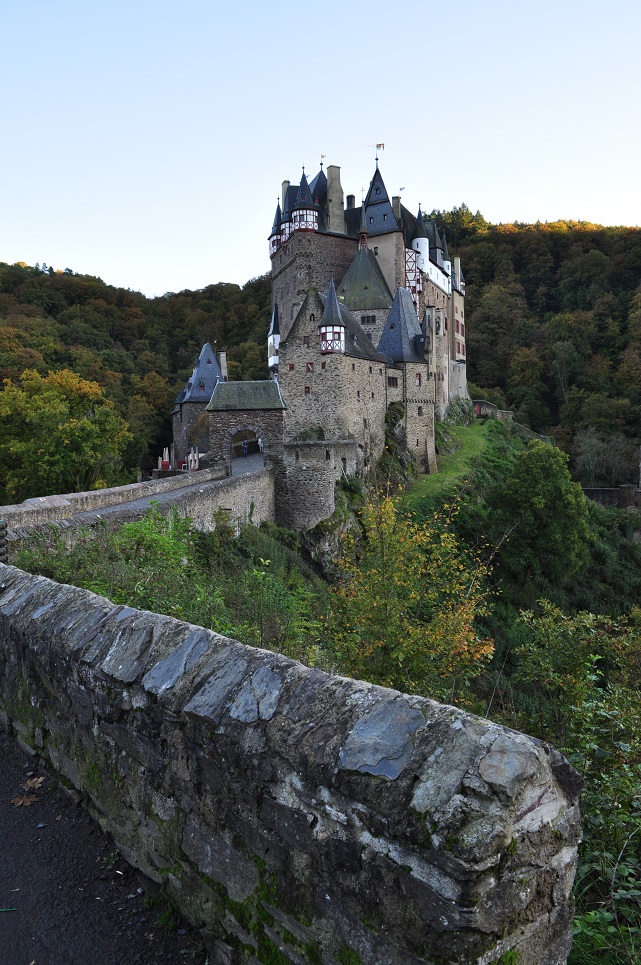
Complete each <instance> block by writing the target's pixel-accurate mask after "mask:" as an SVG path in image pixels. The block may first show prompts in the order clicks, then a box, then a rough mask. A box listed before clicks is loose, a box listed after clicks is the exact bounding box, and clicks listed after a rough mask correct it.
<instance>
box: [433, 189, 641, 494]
mask: <svg viewBox="0 0 641 965" xmlns="http://www.w3.org/2000/svg"><path fill="white" fill-rule="evenodd" d="M433 214H434V215H435V216H436V218H437V221H438V222H439V224H440V227H441V229H442V230H444V231H445V233H446V235H447V237H448V241H449V240H450V239H451V241H452V245H453V244H454V243H456V244H457V246H458V247H457V248H456V250H455V251H454V252H453V253H454V254H457V255H460V257H461V263H462V266H463V272H464V275H465V279H466V292H467V298H466V318H467V332H468V339H467V343H468V344H467V358H468V379H469V381H470V382H471V383H472V386H474V387H475V390H474V391H476V389H477V388H478V389H479V390H481V391H482V394H483V395H484V396H486V397H489V399H490V401H495V402H497V403H499V404H500V405H502V406H504V407H506V408H510V409H513V410H514V412H515V418H516V419H517V420H518V421H520V422H522V423H524V424H526V425H528V426H529V427H530V428H532V429H534V430H535V431H537V432H545V433H550V434H552V435H553V436H554V437H555V440H556V442H557V443H558V445H559V446H560V447H561V448H563V449H565V450H566V451H567V452H568V453H569V454H570V456H571V460H572V463H571V464H572V469H573V472H574V475H575V476H576V477H577V478H578V479H580V481H581V482H582V483H583V484H584V485H586V486H599V485H601V486H608V485H618V484H620V483H624V482H636V481H637V479H638V449H639V442H640V435H641V433H640V429H639V424H640V416H641V364H640V362H641V230H639V229H638V228H624V227H620V228H604V227H601V226H600V225H593V224H589V223H587V222H567V221H559V222H554V223H550V224H547V223H546V224H534V225H526V224H507V225H488V224H487V223H486V222H485V221H484V219H483V217H482V215H480V213H479V212H477V213H476V214H475V215H472V213H471V211H469V209H468V208H466V206H465V205H462V206H461V208H454V209H453V211H450V212H439V211H436V212H433Z"/></svg>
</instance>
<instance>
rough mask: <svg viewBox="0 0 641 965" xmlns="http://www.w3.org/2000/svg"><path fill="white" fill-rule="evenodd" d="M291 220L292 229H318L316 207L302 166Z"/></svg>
mask: <svg viewBox="0 0 641 965" xmlns="http://www.w3.org/2000/svg"><path fill="white" fill-rule="evenodd" d="M292 222H293V229H294V231H318V207H317V205H315V204H314V199H313V198H312V193H311V191H310V190H309V185H308V183H307V178H306V177H305V168H303V175H302V177H301V179H300V184H299V186H298V193H297V195H296V202H295V204H294V210H293V212H292Z"/></svg>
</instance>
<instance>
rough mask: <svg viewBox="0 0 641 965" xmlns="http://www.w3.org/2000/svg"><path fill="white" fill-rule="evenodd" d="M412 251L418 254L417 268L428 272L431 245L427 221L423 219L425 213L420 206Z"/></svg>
mask: <svg viewBox="0 0 641 965" xmlns="http://www.w3.org/2000/svg"><path fill="white" fill-rule="evenodd" d="M412 250H413V251H416V252H418V257H417V259H416V267H417V268H420V270H421V271H427V262H428V259H429V255H430V245H429V241H428V239H427V231H426V230H425V219H424V218H423V212H422V211H421V206H420V204H419V206H418V214H417V215H416V227H415V229H414V237H413V238H412Z"/></svg>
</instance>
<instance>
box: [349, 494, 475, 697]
mask: <svg viewBox="0 0 641 965" xmlns="http://www.w3.org/2000/svg"><path fill="white" fill-rule="evenodd" d="M360 526H361V530H360V532H359V533H355V532H350V533H349V534H348V535H347V536H346V537H345V539H344V543H343V548H342V554H341V557H340V560H339V562H338V567H339V570H340V573H341V578H340V581H339V583H338V585H337V587H336V589H335V592H334V597H333V607H332V612H331V616H330V637H331V639H332V640H333V645H334V647H335V650H336V656H337V658H338V659H339V661H340V663H341V666H342V667H344V668H345V671H346V672H347V673H349V674H350V675H351V676H354V677H361V678H365V679H367V680H369V681H372V682H374V683H378V684H382V685H383V686H389V687H395V688H398V689H400V690H405V691H410V692H412V693H420V694H424V695H425V696H429V697H433V698H435V699H441V700H454V699H455V697H457V698H458V699H460V697H461V695H462V694H463V692H464V691H465V689H466V688H467V685H468V684H469V681H470V680H471V679H472V678H473V677H475V676H476V675H477V674H478V673H479V672H480V670H481V669H482V667H483V664H484V662H485V661H486V660H488V659H489V658H490V657H491V655H492V652H493V645H492V641H491V640H489V639H484V638H482V637H481V636H479V634H478V632H477V630H476V627H475V619H476V618H477V617H479V616H481V615H482V614H484V613H485V612H486V608H487V600H488V588H487V576H488V564H487V563H486V562H484V561H483V560H482V559H481V556H480V555H479V554H475V553H472V552H470V551H469V550H467V549H465V548H464V546H463V544H462V543H461V542H460V540H459V539H458V537H457V536H456V535H455V534H454V532H453V530H452V528H451V526H450V522H449V519H448V517H447V516H445V515H442V516H434V517H433V519H432V520H431V521H430V522H429V523H418V522H416V521H415V520H414V519H413V518H412V517H410V516H408V515H406V514H404V513H403V511H402V509H401V508H399V506H398V505H397V504H396V503H395V501H394V500H393V499H392V498H390V497H385V498H374V499H373V500H372V501H370V502H368V503H366V505H365V506H364V507H363V509H362V511H361V516H360Z"/></svg>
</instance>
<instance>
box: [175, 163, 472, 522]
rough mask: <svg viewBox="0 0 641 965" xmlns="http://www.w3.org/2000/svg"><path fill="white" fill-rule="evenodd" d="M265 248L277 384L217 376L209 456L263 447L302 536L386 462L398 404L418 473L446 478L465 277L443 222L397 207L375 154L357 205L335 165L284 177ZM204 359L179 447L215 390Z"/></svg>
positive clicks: (463, 385)
mask: <svg viewBox="0 0 641 965" xmlns="http://www.w3.org/2000/svg"><path fill="white" fill-rule="evenodd" d="M269 253H270V258H271V264H272V306H273V307H272V317H271V324H270V329H269V334H268V366H269V372H270V376H271V384H270V381H269V380H267V381H265V382H244V383H230V382H227V381H226V380H225V379H224V378H222V377H220V375H219V374H218V373H216V376H217V377H216V381H215V383H214V387H213V392H212V393H211V397H210V401H209V403H208V405H207V410H208V412H209V419H210V423H209V452H210V459H214V460H215V459H218V460H223V459H224V460H225V461H228V460H231V455H232V442H233V439H234V437H236V438H238V436H239V434H243V435H244V436H245V437H249V438H250V439H251V438H254V439H256V440H257V441H258V443H259V445H260V449H261V451H262V452H264V453H265V454H266V457H267V459H268V461H269V462H271V464H272V465H273V466H274V468H275V470H276V494H277V508H278V516H279V518H280V520H281V521H282V522H283V524H284V525H289V526H291V527H292V528H305V527H307V526H310V525H314V523H315V522H318V521H319V520H320V519H323V518H326V516H328V515H330V514H331V512H332V510H333V506H334V498H333V492H334V484H335V482H336V480H337V479H339V478H340V476H341V475H342V474H347V475H353V474H361V473H363V472H365V471H366V470H367V467H368V466H370V465H372V464H373V462H374V461H375V460H376V459H377V458H378V457H379V456H380V454H381V452H382V450H383V446H384V437H385V417H386V414H387V412H388V409H389V406H390V405H392V404H393V403H400V406H396V409H397V411H401V412H402V426H403V429H404V430H405V436H406V440H407V446H408V449H409V450H410V451H411V452H413V454H414V455H415V457H416V459H417V463H418V465H419V466H420V468H421V469H422V470H423V471H429V472H434V471H436V469H437V466H436V452H435V444H434V424H435V419H436V418H443V416H444V415H445V412H446V409H447V407H448V405H449V403H450V402H451V401H452V400H454V399H457V398H467V397H468V395H467V381H466V352H465V308H464V305H465V282H464V279H463V274H462V271H461V266H460V260H459V259H458V258H454V259H453V260H452V259H451V258H450V256H449V253H448V249H447V241H446V238H445V235H444V234H443V235H441V234H439V231H438V229H437V226H436V224H435V222H434V221H433V220H430V219H425V218H424V216H423V214H422V212H421V209H420V207H419V210H418V213H417V215H415V216H414V215H412V214H411V213H410V212H409V211H408V210H407V208H405V207H404V206H403V205H402V204H401V201H400V197H392V198H391V200H390V197H389V195H388V193H387V190H386V188H385V184H384V182H383V177H382V175H381V172H380V170H379V167H378V158H377V160H376V169H375V171H374V175H373V177H372V180H371V183H370V186H369V190H368V192H367V194H366V196H365V198H364V200H363V202H362V204H361V205H360V207H356V204H355V197H354V195H352V194H349V195H347V198H346V199H345V198H344V195H343V188H342V186H341V180H340V168H339V167H337V166H335V165H330V166H328V168H327V174H325V172H324V170H323V167H322V165H321V169H320V171H319V172H318V174H317V175H316V177H314V178H313V180H312V181H310V182H308V180H307V178H306V176H305V172H304V170H303V174H302V177H301V180H300V183H299V184H291V183H290V182H289V181H284V182H283V185H282V195H281V199H280V201H279V202H278V205H277V208H276V215H275V218H274V223H273V226H272V229H271V232H270V235H269ZM203 352H204V353H205V356H204V357H202V358H201V359H199V362H198V363H197V366H196V368H195V369H194V375H193V376H192V379H191V380H190V382H189V383H188V385H187V386H186V389H185V391H184V393H182V394H181V395H182V398H181V396H179V397H178V400H177V405H176V409H175V410H174V445H175V446H176V442H177V440H179V439H181V440H182V439H185V438H186V435H185V431H184V429H183V428H180V427H182V426H184V425H185V417H186V415H187V416H188V418H187V423H190V422H191V421H193V420H194V419H195V418H196V412H197V408H194V406H193V403H194V402H196V401H197V402H198V408H202V402H201V400H200V398H199V399H198V400H196V399H195V396H194V386H198V387H200V386H201V382H202V383H203V385H204V386H205V387H206V389H207V390H208V389H209V384H208V382H207V381H206V380H205V379H204V377H203V376H202V370H203V366H205V367H207V368H209V369H210V371H211V372H213V371H214V370H213V368H212V367H211V364H210V365H208V364H207V361H206V359H207V358H208V357H209V354H210V353H211V350H210V348H209V346H205V348H204V349H203ZM199 373H200V374H199ZM198 391H199V392H201V390H200V388H199V390H198ZM203 391H204V389H203ZM201 394H202V392H201ZM190 407H191V408H190ZM187 409H190V412H187ZM191 409H194V412H193V413H191ZM181 444H182V443H181Z"/></svg>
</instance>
